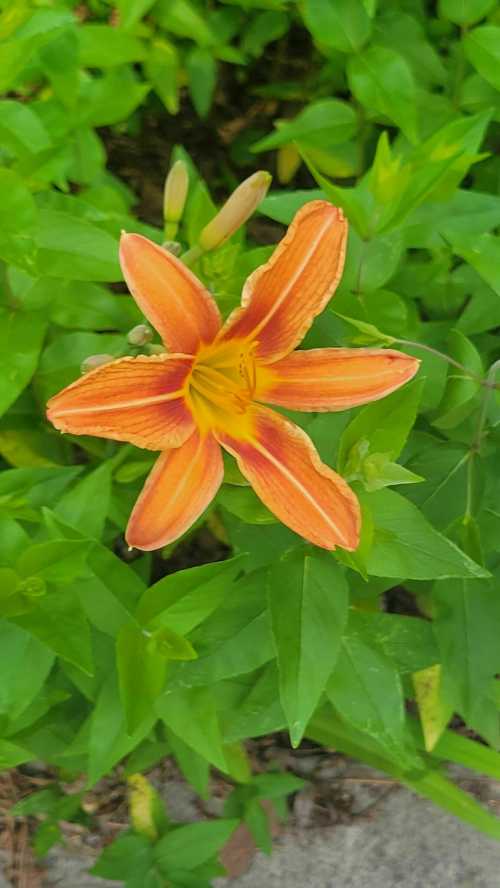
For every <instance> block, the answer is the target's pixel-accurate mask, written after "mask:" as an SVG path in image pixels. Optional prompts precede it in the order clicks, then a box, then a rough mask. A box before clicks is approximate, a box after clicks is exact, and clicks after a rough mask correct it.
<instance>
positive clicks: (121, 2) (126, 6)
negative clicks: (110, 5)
mask: <svg viewBox="0 0 500 888" xmlns="http://www.w3.org/2000/svg"><path fill="white" fill-rule="evenodd" d="M154 3H155V0H117V4H116V5H117V7H118V9H119V10H120V25H121V27H122V28H124V29H126V28H133V26H134V25H135V24H137V22H138V21H139V19H141V18H142V16H143V15H146V13H147V12H149V10H150V9H151V7H152V6H153V5H154Z"/></svg>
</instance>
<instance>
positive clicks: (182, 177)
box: [163, 160, 189, 239]
mask: <svg viewBox="0 0 500 888" xmlns="http://www.w3.org/2000/svg"><path fill="white" fill-rule="evenodd" d="M188 188H189V176H188V171H187V167H186V164H185V163H184V162H183V161H182V160H176V162H175V163H174V165H173V167H172V169H171V170H170V172H169V174H168V176H167V178H166V179H165V188H164V191H163V218H164V220H165V238H166V239H173V238H174V237H175V235H176V233H177V225H178V222H179V220H180V218H181V216H182V213H183V211H184V204H185V203H186V197H187V193H188Z"/></svg>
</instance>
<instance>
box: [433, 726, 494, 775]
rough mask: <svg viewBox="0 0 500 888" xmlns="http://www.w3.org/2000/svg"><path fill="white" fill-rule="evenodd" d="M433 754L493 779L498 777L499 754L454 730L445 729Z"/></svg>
mask: <svg viewBox="0 0 500 888" xmlns="http://www.w3.org/2000/svg"><path fill="white" fill-rule="evenodd" d="M433 755H434V756H436V757H438V758H442V759H446V760H447V761H451V762H456V764H458V765H465V767H466V768H472V769H473V770H474V771H479V772H480V773H483V774H488V776H489V777H493V778H494V779H495V780H498V779H499V778H500V755H499V754H498V752H496V751H495V750H493V749H490V748H489V747H488V746H485V745H484V743H478V742H477V741H476V740H471V739H470V738H469V737H464V736H463V735H462V734H457V732H456V731H445V732H444V734H442V735H441V737H440V739H439V740H438V742H437V744H436V746H435V747H434V749H433Z"/></svg>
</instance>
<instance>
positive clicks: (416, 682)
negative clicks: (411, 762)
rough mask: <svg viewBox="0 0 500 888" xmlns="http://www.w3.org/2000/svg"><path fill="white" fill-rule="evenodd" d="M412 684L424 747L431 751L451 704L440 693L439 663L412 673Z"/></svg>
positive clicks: (443, 727) (449, 712) (449, 714)
mask: <svg viewBox="0 0 500 888" xmlns="http://www.w3.org/2000/svg"><path fill="white" fill-rule="evenodd" d="M412 678H413V686H414V688H415V694H416V697H417V705H418V711H419V714H420V721H421V724H422V731H423V735H424V741H425V748H426V750H427V752H432V750H433V749H434V747H435V745H436V743H437V742H438V740H439V738H440V737H441V734H442V733H443V731H444V729H445V728H446V725H447V724H448V721H449V720H450V717H451V715H452V712H453V709H452V706H451V705H450V704H449V703H447V702H445V701H444V700H443V698H442V694H441V664H440V663H435V664H434V666H428V667H427V669H420V670H419V671H418V672H414V673H413V676H412Z"/></svg>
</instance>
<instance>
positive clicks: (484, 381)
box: [394, 339, 497, 388]
mask: <svg viewBox="0 0 500 888" xmlns="http://www.w3.org/2000/svg"><path fill="white" fill-rule="evenodd" d="M394 342H395V343H397V345H406V346H408V347H409V348H420V349H422V351H426V352H428V353H429V354H430V355H434V357H436V358H441V360H442V361H446V363H447V364H451V366H452V367H456V368H457V369H458V370H460V371H461V372H462V373H463V374H464V376H468V377H469V379H473V380H474V382H477V383H478V385H483V386H485V387H487V388H497V385H496V384H495V383H493V382H489V381H488V377H486V378H483V377H481V376H476V374H475V373H471V371H470V370H468V369H467V367H465V366H464V365H463V364H461V363H460V362H459V361H455V358H452V357H450V355H447V354H445V353H444V352H441V351H438V349H437V348H433V347H432V345H426V344H425V343H423V342H413V341H412V340H410V339H395V340H394Z"/></svg>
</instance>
